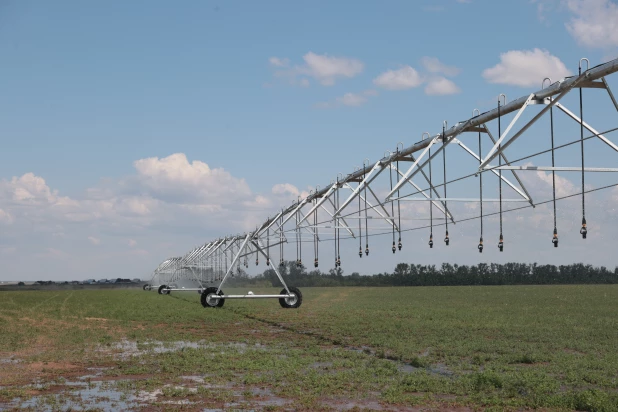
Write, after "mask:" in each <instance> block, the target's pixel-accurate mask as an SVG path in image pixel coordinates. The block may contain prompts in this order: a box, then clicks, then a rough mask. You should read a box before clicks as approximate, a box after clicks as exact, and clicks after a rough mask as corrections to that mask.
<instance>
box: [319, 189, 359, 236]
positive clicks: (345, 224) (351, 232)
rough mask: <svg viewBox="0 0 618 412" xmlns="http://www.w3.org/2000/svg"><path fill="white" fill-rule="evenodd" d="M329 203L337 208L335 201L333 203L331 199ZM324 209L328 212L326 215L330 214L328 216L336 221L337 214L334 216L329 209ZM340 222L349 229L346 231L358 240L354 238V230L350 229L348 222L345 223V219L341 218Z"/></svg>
mask: <svg viewBox="0 0 618 412" xmlns="http://www.w3.org/2000/svg"><path fill="white" fill-rule="evenodd" d="M328 202H329V203H330V204H331V205H332V206H333V207H335V203H333V201H332V200H331V199H328ZM322 208H323V209H324V210H326V213H328V214H329V215H330V216H331V217H332V218H333V220H335V214H334V213H331V212H330V211H329V210H328V209H327V208H325V207H324V206H322ZM339 220H340V221H341V222H342V223H343V225H344V226H346V227H347V229H346V230H347V231H348V233H349V234H350V235H351V236H352V237H353V238H354V239H356V236H354V232H353V231H352V229H351V228H350V226H349V225H348V222H346V221H345V218H343V217H340V218H339Z"/></svg>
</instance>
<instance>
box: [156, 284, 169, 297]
mask: <svg viewBox="0 0 618 412" xmlns="http://www.w3.org/2000/svg"><path fill="white" fill-rule="evenodd" d="M163 289H167V285H161V286H159V291H158V292H159V295H169V294H170V293H171V292H170V291H169V290H166V291H165V292H164V291H163Z"/></svg>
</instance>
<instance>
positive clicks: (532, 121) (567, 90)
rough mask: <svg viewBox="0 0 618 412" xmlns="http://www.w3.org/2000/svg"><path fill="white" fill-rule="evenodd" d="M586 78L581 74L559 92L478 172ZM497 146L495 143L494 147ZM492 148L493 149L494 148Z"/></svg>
mask: <svg viewBox="0 0 618 412" xmlns="http://www.w3.org/2000/svg"><path fill="white" fill-rule="evenodd" d="M585 78H586V73H585V72H584V73H582V74H581V76H579V77H578V78H577V79H575V80H574V81H573V82H572V83H571V84H570V85H569V87H567V88H566V89H564V90H563V91H562V92H560V94H559V95H558V96H557V97H556V98H555V99H552V101H551V102H550V103H549V104H548V105H547V106H545V107H544V108H543V109H542V110H541V111H540V112H538V113H537V114H536V116H534V117H533V118H532V120H530V121H529V122H528V123H526V124H525V125H524V127H522V128H521V129H519V131H518V132H517V133H515V134H514V135H513V137H511V138H510V139H509V140H508V141H507V142H506V143H505V144H504V145H502V146H501V147H500V149H499V150H497V151H496V152H495V153H494V154H492V155H491V156H487V157H486V158H485V160H484V161H483V162H482V163H481V165H480V166H479V171H480V170H481V169H483V168H484V167H485V166H487V164H489V162H491V161H492V160H493V159H495V158H496V156H498V154H500V153H501V152H503V151H504V150H506V148H507V147H509V146H510V145H511V143H513V142H514V141H515V140H516V139H517V138H518V137H519V136H521V135H522V134H523V133H524V132H525V131H526V130H528V128H529V127H530V126H532V125H533V124H534V123H535V122H536V121H537V120H539V119H540V118H541V117H542V116H543V115H544V114H545V113H547V112H548V111H549V109H551V108H552V107H553V106H555V105H556V104H557V103H558V101H560V99H562V98H563V97H564V96H566V95H567V94H568V93H569V92H570V91H571V90H572V89H573V87H575V86H577V84H579V83H580V82H581V81H583V80H584V79H585ZM497 145H498V144H497V143H496V146H497ZM496 146H494V147H496Z"/></svg>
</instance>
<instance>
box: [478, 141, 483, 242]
mask: <svg viewBox="0 0 618 412" xmlns="http://www.w3.org/2000/svg"><path fill="white" fill-rule="evenodd" d="M482 162H483V152H482V146H481V132H480V131H479V165H480V164H481V163H482ZM479 196H480V197H479V199H480V201H481V202H480V203H481V238H480V240H479V245H478V249H479V253H483V173H479Z"/></svg>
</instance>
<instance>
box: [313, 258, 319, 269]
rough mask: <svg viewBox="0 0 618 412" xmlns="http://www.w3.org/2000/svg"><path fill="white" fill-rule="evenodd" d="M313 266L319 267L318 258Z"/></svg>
mask: <svg viewBox="0 0 618 412" xmlns="http://www.w3.org/2000/svg"><path fill="white" fill-rule="evenodd" d="M313 266H314V267H316V268H317V267H318V259H317V258H316V259H315V260H314V261H313Z"/></svg>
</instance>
